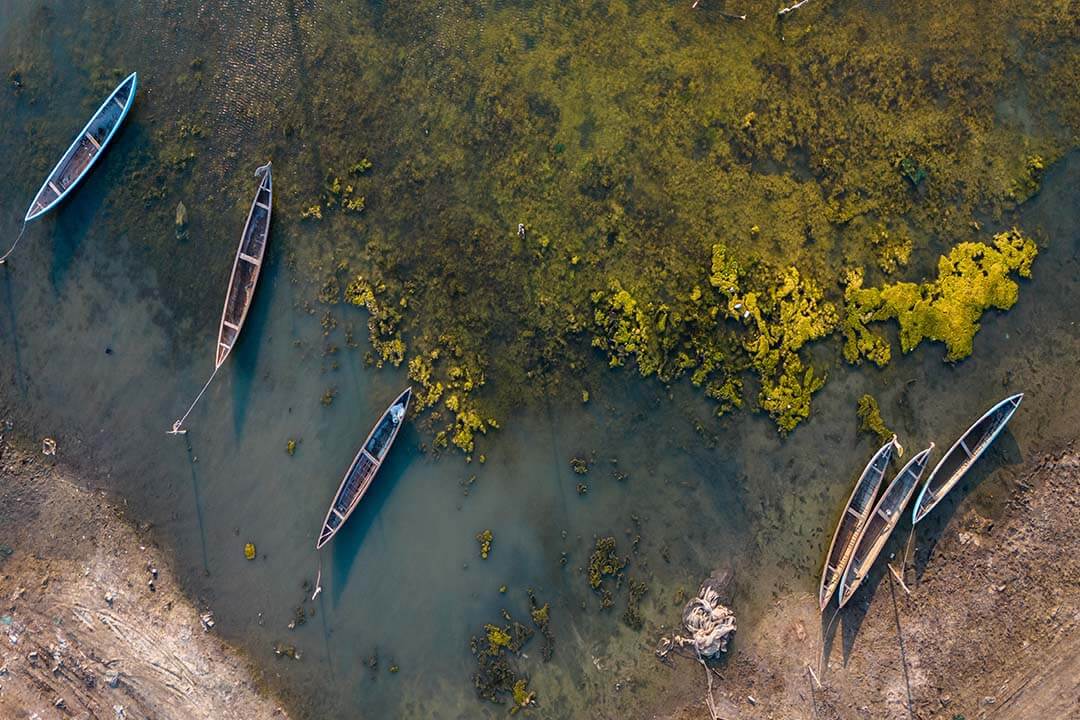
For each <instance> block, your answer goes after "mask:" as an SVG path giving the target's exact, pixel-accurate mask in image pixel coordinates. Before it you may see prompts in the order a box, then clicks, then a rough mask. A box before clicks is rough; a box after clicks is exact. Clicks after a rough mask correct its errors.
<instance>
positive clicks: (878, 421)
mask: <svg viewBox="0 0 1080 720" xmlns="http://www.w3.org/2000/svg"><path fill="white" fill-rule="evenodd" d="M856 415H857V416H858V418H859V432H864V433H868V434H870V435H873V436H874V437H876V438H877V439H878V440H879V441H881V442H883V443H885V442H888V441H889V440H890V439H892V437H893V435H894V433H893V431H892V430H890V429H889V428H888V427H886V425H885V421H884V420H883V419H882V417H881V408H879V407H878V401H877V400H876V399H874V396H873V395H863V396H862V397H860V398H859V404H858V407H857V409H856Z"/></svg>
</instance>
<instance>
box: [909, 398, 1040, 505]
mask: <svg viewBox="0 0 1080 720" xmlns="http://www.w3.org/2000/svg"><path fill="white" fill-rule="evenodd" d="M1023 399H1024V393H1017V394H1016V395H1010V396H1009V397H1007V398H1005V399H1004V400H1002V401H1001V402H999V403H998V404H997V405H995V406H994V407H992V408H990V409H989V410H987V411H986V414H985V415H983V416H982V417H981V418H979V419H978V420H976V421H975V424H974V425H972V426H971V427H970V428H968V430H967V432H965V433H964V434H963V435H962V436H961V437H960V439H959V440H957V441H956V444H955V445H953V446H952V447H951V448H949V452H947V453H945V457H943V458H941V461H940V462H939V463H938V464H937V466H936V467H935V468H934V471H933V472H932V473H930V477H929V478H928V479H927V481H926V485H925V486H923V489H922V492H920V493H919V497H918V499H917V500H916V501H915V509H914V510H912V511H911V520H912V522H913V523H917V522H919V521H920V520H922V519H923V518H924V517H926V515H927V513H929V512H930V511H931V510H933V509H934V506H935V505H937V504H938V503H939V502H941V499H942V498H943V497H945V495H946V494H947V493H948V492H949V491H950V490H952V489H953V488H954V487H955V486H956V484H957V483H958V482H960V478H962V477H964V473H966V472H967V471H968V470H969V469H970V468H971V466H972V465H974V464H975V461H976V460H978V459H979V456H980V455H982V454H983V453H984V452H986V448H988V447H990V445H991V443H993V442H994V440H995V439H996V438H997V436H998V434H1000V433H1001V431H1002V430H1003V429H1004V428H1005V424H1006V423H1008V422H1009V420H1010V419H1011V418H1012V416H1013V413H1015V412H1016V409H1017V408H1018V407H1020V401H1021V400H1023Z"/></svg>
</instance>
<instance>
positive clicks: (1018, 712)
mask: <svg viewBox="0 0 1080 720" xmlns="http://www.w3.org/2000/svg"><path fill="white" fill-rule="evenodd" d="M964 507H965V506H961V508H962V509H963V508H964ZM940 511H941V509H939V512H940ZM947 512H948V511H947V510H946V514H947ZM901 529H902V530H904V533H903V534H904V535H905V536H906V528H905V527H904V526H902V528H901ZM915 546H916V547H917V551H916V552H915V554H914V558H915V569H914V571H909V573H908V576H907V579H908V585H909V587H910V590H911V594H910V595H907V594H906V593H905V590H904V589H903V587H902V586H901V585H900V584H899V583H898V582H897V581H896V580H895V579H893V578H892V577H891V576H890V575H889V574H888V573H887V572H886V571H885V570H884V562H883V561H882V560H879V562H878V565H879V567H877V568H876V569H875V572H874V573H873V574H872V575H871V576H870V578H869V579H868V581H867V582H866V583H864V587H863V588H861V589H860V590H859V592H858V593H857V594H856V595H855V597H854V598H853V599H852V601H851V603H849V605H848V606H847V607H845V609H844V612H843V613H842V615H841V616H840V618H839V619H838V621H837V622H836V624H835V625H834V627H833V629H832V630H831V631H830V632H829V633H828V634H825V631H826V625H827V621H828V619H829V618H828V616H827V617H826V618H825V621H822V619H821V618H819V615H818V612H817V602H816V597H812V596H811V595H809V594H803V595H798V596H787V597H785V598H782V599H781V600H780V601H779V602H777V604H776V605H775V607H774V608H773V609H772V610H771V611H770V612H769V613H768V616H767V617H766V618H765V620H764V621H763V622H761V623H760V624H758V625H757V627H756V628H755V631H756V632H757V633H758V634H757V635H756V636H754V637H747V636H743V637H740V638H738V640H737V642H736V646H735V648H734V649H733V651H732V652H731V654H730V655H729V656H728V657H726V658H724V659H723V660H721V661H719V662H717V663H715V665H714V668H713V669H714V674H713V678H712V680H713V685H714V691H715V696H716V699H717V704H718V706H719V713H720V717H722V718H725V720H735V719H736V718H785V719H786V718H812V719H814V720H833V719H844V720H847V719H848V718H874V719H875V720H877V719H884V718H898V719H899V718H908V717H915V718H923V719H929V718H942V719H943V720H955V719H956V718H958V717H959V718H965V719H966V720H974V719H975V718H995V719H1000V720H1005V719H1013V718H1016V719H1020V718H1040V719H1044V720H1057V719H1064V718H1075V717H1077V713H1078V708H1080V558H1078V556H1077V549H1078V548H1080V454H1078V453H1077V452H1076V451H1075V449H1074V448H1069V449H1068V450H1066V451H1064V452H1061V453H1059V454H1056V455H1052V456H1043V457H1040V458H1035V459H1032V460H1029V461H1028V462H1027V468H1026V469H1025V471H1024V472H1023V474H1022V475H1021V476H1020V479H1019V480H1018V481H1017V483H1016V485H1015V487H1014V488H1013V489H1012V491H1011V495H1010V496H1009V498H1008V499H1007V500H1006V501H1005V503H1004V504H1003V505H1002V506H1000V507H999V508H998V509H997V511H996V512H994V517H993V518H991V517H987V516H986V515H983V514H981V512H980V511H979V510H978V509H976V508H971V509H967V510H963V511H962V512H961V511H957V512H956V513H955V514H954V515H953V516H952V517H949V518H948V522H947V523H945V524H944V527H942V528H941V529H940V532H935V533H934V534H933V535H930V534H929V533H926V532H925V531H924V530H923V529H922V527H921V526H920V535H919V536H917V541H916V544H915ZM902 551H903V538H902V537H901V538H900V539H899V540H897V539H895V538H894V539H893V540H892V541H891V542H890V544H889V546H887V548H886V553H889V552H902ZM894 562H895V561H894ZM833 607H834V606H833ZM736 609H737V608H736ZM828 614H829V615H831V609H830V611H829V613H828ZM898 628H899V632H898ZM898 637H899V638H902V646H901V642H900V641H899V640H898ZM823 638H824V643H825V647H826V649H827V655H828V662H827V664H826V665H825V667H824V668H823V671H822V672H820V673H819V677H820V680H821V685H820V686H818V685H817V684H816V683H815V682H814V680H813V678H812V676H811V674H810V672H809V671H808V669H807V668H808V667H813V668H815V669H817V668H818V663H819V653H820V652H821V648H822V643H823ZM671 675H672V678H673V689H672V697H670V698H669V701H670V702H671V703H672V704H673V706H674V707H677V708H678V709H677V711H675V712H673V713H671V714H670V715H668V716H667V717H668V718H669V720H689V718H702V717H708V710H707V709H706V708H705V702H704V694H705V680H704V671H703V670H702V669H701V668H700V666H698V664H697V662H696V661H694V660H689V659H683V658H678V659H676V660H674V662H673V664H672V666H671ZM688 678H692V681H691V680H688ZM678 685H681V686H682V687H681V688H680V689H679V690H678V693H677V694H676V692H675V690H674V688H675V686H678ZM909 704H910V714H909Z"/></svg>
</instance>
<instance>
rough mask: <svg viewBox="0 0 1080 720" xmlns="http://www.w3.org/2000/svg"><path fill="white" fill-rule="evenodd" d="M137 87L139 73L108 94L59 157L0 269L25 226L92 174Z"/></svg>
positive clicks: (3, 258)
mask: <svg viewBox="0 0 1080 720" xmlns="http://www.w3.org/2000/svg"><path fill="white" fill-rule="evenodd" d="M137 84H138V75H137V73H131V74H130V75H128V76H127V77H126V78H124V80H123V82H121V83H120V84H119V85H117V86H116V89H115V90H113V91H112V92H111V93H109V96H108V97H106V98H105V102H103V103H101V107H99V108H98V109H97V111H96V112H95V113H94V114H93V115H92V116H91V117H90V122H88V123H86V125H85V126H84V127H83V129H82V130H80V131H79V134H78V135H76V136H75V140H73V141H72V143H71V145H70V146H69V147H68V149H67V152H65V153H64V154H63V155H62V156H61V157H60V162H58V163H56V167H54V168H53V169H52V172H50V173H49V176H48V177H46V178H45V182H44V183H42V185H41V189H40V190H38V191H37V195H35V196H34V199H33V201H32V202H31V203H30V207H29V208H28V209H27V211H26V216H25V217H23V229H22V231H21V232H20V233H19V236H18V237H17V238H16V239H15V242H14V243H12V245H11V247H10V248H8V250H7V252H5V253H4V254H3V255H0V265H2V264H3V263H4V261H5V260H7V258H8V256H9V255H11V253H13V252H14V251H15V248H16V247H17V246H18V244H19V240H21V239H22V236H23V233H24V232H26V224H27V223H29V222H30V221H31V220H36V219H38V218H39V217H41V216H42V215H44V214H45V213H47V212H49V211H50V210H52V209H53V208H54V207H56V206H57V205H59V204H60V202H61V201H62V200H63V199H64V198H65V197H67V196H68V194H69V193H70V192H71V191H72V190H74V189H75V186H76V185H78V184H79V181H80V180H82V179H83V178H84V177H86V174H87V173H89V172H90V168H92V167H93V166H94V163H96V162H97V160H98V158H99V157H101V155H102V153H104V152H105V148H106V147H107V146H108V144H109V142H110V141H111V140H112V139H113V135H115V134H116V130H117V129H118V128H119V127H120V123H122V122H123V121H124V118H125V117H127V114H128V111H129V110H131V105H132V103H134V102H135V87H136V85H137Z"/></svg>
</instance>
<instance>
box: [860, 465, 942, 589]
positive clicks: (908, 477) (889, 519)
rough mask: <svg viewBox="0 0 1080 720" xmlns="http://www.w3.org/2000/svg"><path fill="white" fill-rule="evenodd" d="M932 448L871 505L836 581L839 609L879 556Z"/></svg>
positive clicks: (897, 477) (895, 479)
mask: <svg viewBox="0 0 1080 720" xmlns="http://www.w3.org/2000/svg"><path fill="white" fill-rule="evenodd" d="M933 450H934V445H933V444H931V445H930V447H928V448H926V449H925V450H923V451H922V452H920V453H919V454H918V455H916V456H915V457H913V458H911V460H909V461H908V464H907V465H905V466H904V467H903V469H901V470H900V472H898V473H897V474H896V477H895V478H893V481H892V482H891V483H889V486H888V487H887V488H885V492H884V493H882V494H881V499H880V500H878V503H877V505H875V506H874V509H873V511H872V512H871V513H870V518H869V519H868V520H867V521H866V523H864V524H863V527H862V530H861V531H859V536H858V538H857V539H856V540H855V550H854V551H852V553H851V560H849V561H848V565H847V568H846V569H845V570H844V576H843V578H841V580H840V607H844V605H846V604H847V602H848V600H850V599H851V597H852V596H853V595H854V594H855V591H856V590H858V589H859V585H861V584H862V581H863V579H865V578H866V575H867V573H869V572H870V568H871V567H873V566H874V561H875V560H877V556H878V555H879V554H880V553H881V550H882V548H884V547H885V543H886V542H888V540H889V536H890V535H892V531H893V530H894V529H895V528H896V524H897V523H898V522H899V521H900V515H901V513H902V512H903V511H904V506H906V505H907V504H908V501H909V500H911V496H912V495H914V494H915V488H917V487H918V486H919V479H920V478H921V477H922V475H923V473H924V472H925V471H926V466H927V465H928V464H929V462H930V453H931V452H933Z"/></svg>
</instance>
